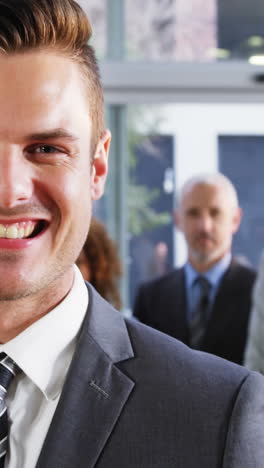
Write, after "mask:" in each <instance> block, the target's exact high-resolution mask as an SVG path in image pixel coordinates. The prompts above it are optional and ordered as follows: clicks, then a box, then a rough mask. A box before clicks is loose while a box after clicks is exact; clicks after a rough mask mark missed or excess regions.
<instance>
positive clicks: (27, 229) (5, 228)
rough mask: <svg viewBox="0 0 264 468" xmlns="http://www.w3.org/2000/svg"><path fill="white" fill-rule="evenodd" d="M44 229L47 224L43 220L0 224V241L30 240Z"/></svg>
mask: <svg viewBox="0 0 264 468" xmlns="http://www.w3.org/2000/svg"><path fill="white" fill-rule="evenodd" d="M46 227H47V222H46V221H44V220H30V221H21V222H17V223H13V224H12V223H9V224H1V223H0V239H29V238H30V239H31V238H33V237H36V236H37V235H38V234H40V233H41V232H42V231H43V230H44V229H45V228H46Z"/></svg>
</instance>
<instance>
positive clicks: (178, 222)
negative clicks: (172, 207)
mask: <svg viewBox="0 0 264 468" xmlns="http://www.w3.org/2000/svg"><path fill="white" fill-rule="evenodd" d="M173 219H174V223H175V226H176V228H177V229H180V230H181V215H180V212H179V210H176V211H174V213H173Z"/></svg>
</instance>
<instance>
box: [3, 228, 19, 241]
mask: <svg viewBox="0 0 264 468" xmlns="http://www.w3.org/2000/svg"><path fill="white" fill-rule="evenodd" d="M5 236H6V237H7V239H17V238H18V230H17V227H16V226H8V228H7V230H6V235H5Z"/></svg>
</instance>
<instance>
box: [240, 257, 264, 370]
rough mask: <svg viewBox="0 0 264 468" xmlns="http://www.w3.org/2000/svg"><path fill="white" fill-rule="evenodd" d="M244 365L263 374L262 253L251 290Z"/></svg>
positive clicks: (263, 266)
mask: <svg viewBox="0 0 264 468" xmlns="http://www.w3.org/2000/svg"><path fill="white" fill-rule="evenodd" d="M244 365H245V366H246V367H247V368H248V369H251V370H255V371H258V372H261V374H264V252H263V253H262V255H261V259H260V265H259V269H258V275H257V280H256V283H255V286H254V288H253V298H252V308H251V313H250V320H249V326H248V336H247V343H246V350H245V358H244Z"/></svg>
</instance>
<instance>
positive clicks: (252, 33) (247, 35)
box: [126, 0, 264, 64]
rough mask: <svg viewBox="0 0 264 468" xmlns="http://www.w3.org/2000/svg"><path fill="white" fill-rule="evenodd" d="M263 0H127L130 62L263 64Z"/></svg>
mask: <svg viewBox="0 0 264 468" xmlns="http://www.w3.org/2000/svg"><path fill="white" fill-rule="evenodd" d="M263 21H264V4H263V2H262V0H251V1H250V2H249V1H248V0H221V1H220V0H206V1H204V0H188V1H186V0H145V1H144V14H142V0H126V28H127V43H126V50H127V58H128V59H129V60H160V61H164V60H166V61H172V60H177V61H183V62H189V61H195V62H204V61H212V60H213V61H214V60H229V59H236V60H249V61H250V63H261V61H262V64H263V63H264V32H263Z"/></svg>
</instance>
